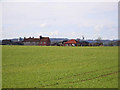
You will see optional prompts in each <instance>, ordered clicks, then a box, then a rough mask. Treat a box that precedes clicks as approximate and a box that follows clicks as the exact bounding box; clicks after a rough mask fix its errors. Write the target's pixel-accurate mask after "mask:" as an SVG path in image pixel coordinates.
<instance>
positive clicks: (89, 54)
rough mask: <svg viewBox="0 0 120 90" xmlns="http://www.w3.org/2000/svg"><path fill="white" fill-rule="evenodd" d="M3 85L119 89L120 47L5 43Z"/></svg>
mask: <svg viewBox="0 0 120 90" xmlns="http://www.w3.org/2000/svg"><path fill="white" fill-rule="evenodd" d="M2 87H3V88H35V87H36V88H117V87H118V47H57V46H56V47H55V46H2Z"/></svg>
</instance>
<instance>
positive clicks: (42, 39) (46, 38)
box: [40, 37, 50, 41]
mask: <svg viewBox="0 0 120 90" xmlns="http://www.w3.org/2000/svg"><path fill="white" fill-rule="evenodd" d="M40 41H50V39H49V37H42V38H41V39H40Z"/></svg>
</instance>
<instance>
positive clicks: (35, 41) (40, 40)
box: [23, 36, 51, 46]
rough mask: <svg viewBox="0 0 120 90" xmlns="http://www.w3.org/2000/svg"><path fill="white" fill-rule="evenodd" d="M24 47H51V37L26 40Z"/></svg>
mask: <svg viewBox="0 0 120 90" xmlns="http://www.w3.org/2000/svg"><path fill="white" fill-rule="evenodd" d="M23 43H24V45H39V46H50V43H51V42H50V39H49V37H42V36H40V37H39V38H34V37H32V38H31V37H29V38H24V40H23Z"/></svg>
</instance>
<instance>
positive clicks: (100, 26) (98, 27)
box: [94, 24, 104, 32]
mask: <svg viewBox="0 0 120 90" xmlns="http://www.w3.org/2000/svg"><path fill="white" fill-rule="evenodd" d="M103 28H104V25H103V24H100V25H96V26H95V27H94V29H95V31H96V32H100V31H101V30H103Z"/></svg>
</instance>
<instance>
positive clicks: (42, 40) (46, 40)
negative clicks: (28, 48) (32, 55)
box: [39, 36, 50, 46]
mask: <svg viewBox="0 0 120 90" xmlns="http://www.w3.org/2000/svg"><path fill="white" fill-rule="evenodd" d="M39 45H40V46H50V39H49V37H42V36H40V43H39Z"/></svg>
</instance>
